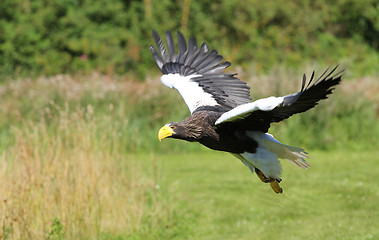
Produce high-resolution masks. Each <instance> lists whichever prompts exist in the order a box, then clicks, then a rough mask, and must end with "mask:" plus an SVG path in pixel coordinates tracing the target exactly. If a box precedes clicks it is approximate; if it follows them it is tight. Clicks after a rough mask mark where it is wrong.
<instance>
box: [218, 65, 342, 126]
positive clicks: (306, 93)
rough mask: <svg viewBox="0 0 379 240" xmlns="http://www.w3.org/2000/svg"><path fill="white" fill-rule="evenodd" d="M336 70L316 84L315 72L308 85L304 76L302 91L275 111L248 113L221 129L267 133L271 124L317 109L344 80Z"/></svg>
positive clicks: (290, 97)
mask: <svg viewBox="0 0 379 240" xmlns="http://www.w3.org/2000/svg"><path fill="white" fill-rule="evenodd" d="M336 69H337V67H335V68H334V69H333V70H332V71H330V72H328V70H327V71H325V72H324V73H323V74H322V75H321V77H319V78H318V79H317V80H316V81H315V82H313V80H314V72H313V73H312V76H311V78H310V80H309V82H308V83H306V76H305V75H304V76H303V81H302V87H301V91H300V92H298V93H294V94H290V95H287V96H284V97H283V103H282V104H280V105H279V106H277V107H275V108H274V109H273V110H271V111H262V110H257V111H252V112H248V113H245V114H244V115H243V116H242V118H240V119H236V120H234V121H231V122H225V123H221V124H220V127H225V126H232V127H234V128H237V129H244V130H255V131H263V132H267V131H268V129H269V127H270V124H271V123H273V122H280V121H282V120H284V119H287V118H289V117H290V116H292V115H294V114H296V113H302V112H305V111H307V110H309V109H311V108H313V107H315V106H316V105H317V104H318V102H319V101H320V100H322V99H326V98H328V95H329V94H331V93H332V91H333V89H334V86H336V85H337V84H339V83H340V81H341V79H342V73H343V71H340V72H337V73H335V74H334V75H332V74H333V73H334V72H335V70H336ZM326 72H328V74H326V75H325V73H326ZM324 75H325V76H324ZM323 76H324V77H323ZM312 82H313V84H312ZM305 86H306V87H305Z"/></svg>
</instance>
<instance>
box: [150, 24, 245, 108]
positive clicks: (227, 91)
mask: <svg viewBox="0 0 379 240" xmlns="http://www.w3.org/2000/svg"><path fill="white" fill-rule="evenodd" d="M177 36H178V53H176V51H175V44H174V40H173V38H172V34H171V32H170V31H167V32H166V41H167V50H168V53H169V56H168V54H167V51H166V49H165V46H164V44H163V41H162V40H161V38H160V36H159V34H158V33H157V32H156V31H153V37H154V39H155V43H156V45H157V47H158V51H157V50H156V49H155V47H154V46H152V45H151V46H150V51H151V53H152V55H153V57H154V60H155V62H156V64H157V66H158V68H159V69H160V70H161V71H162V73H163V74H170V73H173V74H175V73H178V74H180V75H181V76H190V75H196V77H195V78H193V79H191V80H193V81H195V82H197V83H198V84H199V86H200V87H202V89H203V90H204V91H205V92H207V93H210V94H212V96H213V98H214V99H216V101H217V103H219V104H220V105H221V106H223V107H224V108H225V111H227V110H230V109H232V108H234V107H236V106H238V105H240V104H244V103H249V102H250V101H251V98H250V91H249V90H250V88H249V87H248V86H247V85H246V83H245V82H242V81H241V80H239V79H238V78H236V77H235V74H230V73H225V72H224V70H225V69H226V68H227V67H229V66H230V65H231V63H230V62H222V61H223V57H222V56H221V55H219V54H218V52H217V51H216V50H212V51H210V50H209V47H208V45H207V44H205V43H203V44H202V45H201V46H200V48H198V47H197V43H196V39H195V38H194V37H191V38H190V39H189V41H188V47H187V43H186V40H185V38H184V36H183V34H182V33H180V32H179V31H178V34H177ZM158 52H159V54H158Z"/></svg>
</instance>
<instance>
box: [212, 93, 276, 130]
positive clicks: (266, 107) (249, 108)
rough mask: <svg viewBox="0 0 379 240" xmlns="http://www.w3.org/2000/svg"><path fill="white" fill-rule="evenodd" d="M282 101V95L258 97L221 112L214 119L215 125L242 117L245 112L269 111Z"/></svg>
mask: <svg viewBox="0 0 379 240" xmlns="http://www.w3.org/2000/svg"><path fill="white" fill-rule="evenodd" d="M282 102H283V97H268V98H262V99H258V100H256V101H254V102H251V103H246V104H242V105H239V106H237V107H235V108H233V109H232V110H230V111H228V112H226V113H224V114H222V115H221V116H220V118H219V119H217V121H216V125H217V124H220V123H223V122H231V121H233V120H236V119H240V118H243V117H244V115H245V114H246V113H249V112H254V111H257V110H261V111H271V110H272V109H274V108H275V107H277V106H278V105H279V104H281V103H282Z"/></svg>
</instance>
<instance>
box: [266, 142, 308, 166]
mask: <svg viewBox="0 0 379 240" xmlns="http://www.w3.org/2000/svg"><path fill="white" fill-rule="evenodd" d="M271 137H272V136H271ZM273 140H274V141H273ZM265 143H266V145H267V147H268V148H269V150H270V151H271V152H273V153H275V154H276V155H277V156H278V157H279V158H283V159H287V160H288V161H289V162H290V163H293V164H295V165H296V166H298V167H301V168H308V167H310V166H311V165H310V164H309V163H308V162H307V161H305V160H304V158H308V155H307V153H306V152H305V151H304V149H302V148H298V147H293V146H289V145H285V144H282V143H280V142H279V141H277V140H276V139H275V138H274V137H272V139H271V138H268V139H266V140H265Z"/></svg>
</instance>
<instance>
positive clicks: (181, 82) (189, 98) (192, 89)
mask: <svg viewBox="0 0 379 240" xmlns="http://www.w3.org/2000/svg"><path fill="white" fill-rule="evenodd" d="M198 76H201V75H190V76H185V77H183V76H180V74H178V73H175V74H172V73H170V74H165V75H163V76H162V77H161V81H162V83H163V84H164V85H165V86H167V87H169V88H175V89H176V90H178V92H179V93H180V95H181V96H182V98H183V100H184V102H185V103H186V105H187V106H188V108H189V110H190V112H191V113H193V111H195V110H196V108H198V107H200V106H215V105H219V104H218V103H217V101H216V100H215V99H214V98H213V96H212V94H210V93H207V92H205V91H204V90H203V88H202V87H200V86H199V84H198V83H197V82H194V81H191V78H194V77H198Z"/></svg>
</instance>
